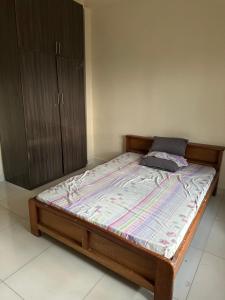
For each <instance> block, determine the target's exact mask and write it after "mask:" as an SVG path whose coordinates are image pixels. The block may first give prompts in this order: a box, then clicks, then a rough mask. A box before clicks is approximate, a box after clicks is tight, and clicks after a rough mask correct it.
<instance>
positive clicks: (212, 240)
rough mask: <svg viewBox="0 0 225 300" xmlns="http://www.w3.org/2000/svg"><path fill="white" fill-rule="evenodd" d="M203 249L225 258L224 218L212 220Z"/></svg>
mask: <svg viewBox="0 0 225 300" xmlns="http://www.w3.org/2000/svg"><path fill="white" fill-rule="evenodd" d="M205 250H206V251H208V252H210V253H211V254H214V255H217V256H220V257H222V258H224V259H225V220H223V221H222V220H216V221H215V222H214V224H213V226H212V230H211V232H210V236H209V239H208V242H207V245H206V248H205ZM224 299H225V297H224Z"/></svg>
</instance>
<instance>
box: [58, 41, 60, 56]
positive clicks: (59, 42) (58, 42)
mask: <svg viewBox="0 0 225 300" xmlns="http://www.w3.org/2000/svg"><path fill="white" fill-rule="evenodd" d="M58 44H59V53H58V54H61V42H58Z"/></svg>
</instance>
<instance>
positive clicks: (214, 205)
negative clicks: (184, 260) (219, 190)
mask: <svg viewBox="0 0 225 300" xmlns="http://www.w3.org/2000/svg"><path fill="white" fill-rule="evenodd" d="M220 203H221V195H218V196H216V197H212V198H211V199H210V201H209V204H208V206H207V208H206V210H205V213H204V215H203V216H202V219H201V221H200V223H199V226H198V228H197V231H196V233H195V236H194V238H193V241H192V243H191V246H193V247H195V248H197V249H200V250H204V249H205V247H206V244H207V241H208V238H209V234H210V231H211V228H212V225H213V223H214V221H215V219H216V215H217V213H218V209H219V207H220Z"/></svg>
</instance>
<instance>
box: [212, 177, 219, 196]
mask: <svg viewBox="0 0 225 300" xmlns="http://www.w3.org/2000/svg"><path fill="white" fill-rule="evenodd" d="M218 183H219V180H217V182H216V185H215V187H214V190H213V193H212V194H213V196H216V194H217V190H218Z"/></svg>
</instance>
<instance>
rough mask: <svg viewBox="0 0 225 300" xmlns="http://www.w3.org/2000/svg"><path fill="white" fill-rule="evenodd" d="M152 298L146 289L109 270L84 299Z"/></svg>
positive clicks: (148, 299)
mask: <svg viewBox="0 0 225 300" xmlns="http://www.w3.org/2000/svg"><path fill="white" fill-rule="evenodd" d="M106 299H107V300H115V299H116V300H126V299H130V300H131V299H132V300H151V299H152V300H153V296H152V295H151V293H150V292H149V291H147V290H146V289H140V288H139V287H137V286H136V285H134V284H132V283H130V282H128V281H127V280H124V279H122V278H121V277H119V276H117V275H115V274H113V273H111V272H109V273H108V274H107V273H106V274H105V275H104V277H103V278H102V279H101V281H100V282H98V284H97V285H96V286H95V288H94V289H93V290H92V291H91V292H90V294H88V295H87V297H85V300H106Z"/></svg>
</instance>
